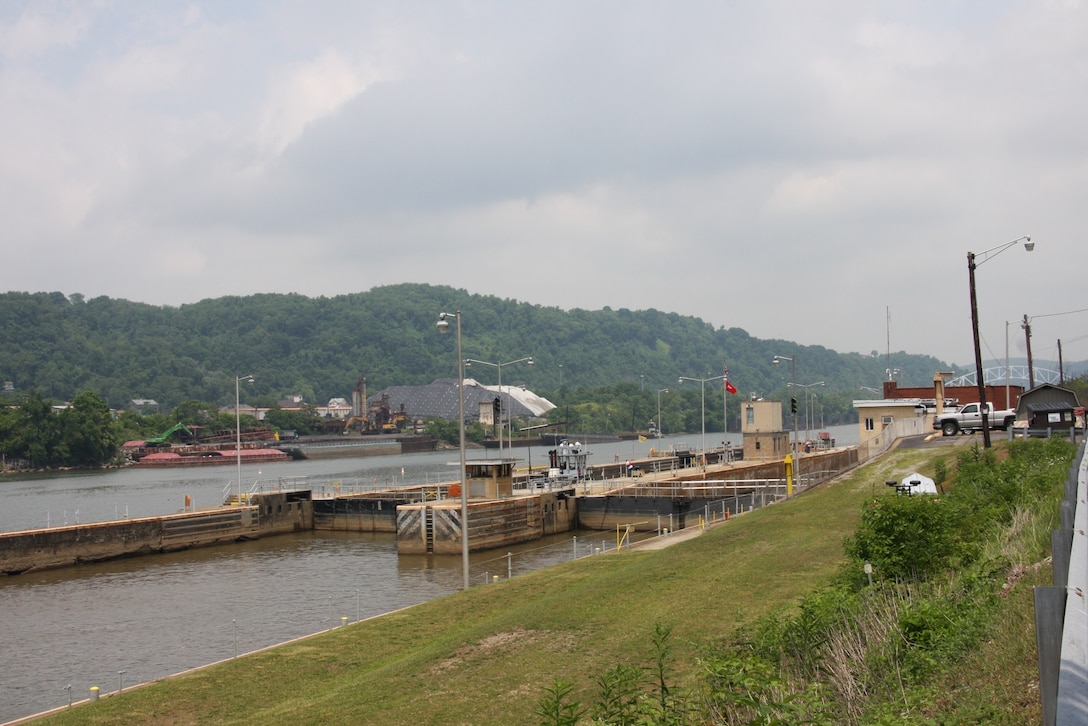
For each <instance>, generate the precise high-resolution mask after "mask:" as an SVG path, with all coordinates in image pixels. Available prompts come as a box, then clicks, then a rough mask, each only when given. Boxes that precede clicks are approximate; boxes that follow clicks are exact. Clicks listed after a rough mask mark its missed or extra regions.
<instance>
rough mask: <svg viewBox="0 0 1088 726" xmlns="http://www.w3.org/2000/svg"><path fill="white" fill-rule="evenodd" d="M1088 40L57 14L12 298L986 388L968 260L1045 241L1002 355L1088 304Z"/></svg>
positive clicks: (277, 12)
mask: <svg viewBox="0 0 1088 726" xmlns="http://www.w3.org/2000/svg"><path fill="white" fill-rule="evenodd" d="M1086 31H1088V9H1086V8H1084V7H1082V6H1081V5H1080V4H1077V3H1057V2H1053V3H1042V4H1040V3H1029V2H1015V1H1014V2H1006V3H999V4H994V3H981V2H968V3H957V4H953V5H946V6H939V7H938V6H914V5H911V6H903V5H901V4H890V3H876V4H870V3H866V4H859V3H856V2H851V1H849V0H843V1H842V2H831V3H821V4H820V5H819V6H818V7H817V6H811V7H810V6H808V5H805V4H797V3H786V2H768V3H758V4H741V5H737V4H726V3H711V2H692V3H683V4H680V5H677V6H670V7H668V8H666V7H664V6H660V5H658V4H655V3H643V2H624V3H619V2H604V3H592V4H586V3H574V2H558V3H550V4H547V5H540V6H532V5H521V4H509V3H498V2H484V3H469V2H463V3H461V2H453V3H446V2H442V3H424V4H416V5H411V6H404V5H402V4H396V3H384V2H371V3H347V2H340V1H338V0H319V1H318V2H314V3H294V2H288V3H281V4H278V5H267V4H265V3H256V2H239V3H230V4H211V5H198V4H196V3H190V2H165V3H155V4H152V5H148V4H146V3H137V2H135V1H134V0H115V1H113V2H108V3H107V2H102V3H80V4H75V5H58V4H55V3H52V2H44V1H43V2H34V1H33V0H31V1H29V2H26V3H23V4H21V5H20V6H19V7H18V8H14V9H13V8H10V7H8V8H5V9H0V105H2V107H3V108H5V110H6V113H5V114H4V115H3V116H2V117H0V215H2V216H3V218H4V220H5V231H6V234H7V238H6V240H5V254H6V262H7V264H5V265H3V266H2V268H0V269H2V271H0V286H2V287H3V288H5V289H13V290H18V289H31V290H37V289H48V290H54V289H59V290H62V291H65V292H83V293H85V294H87V295H99V294H105V295H110V296H114V297H126V298H129V299H134V300H140V301H144V302H151V303H165V304H180V303H184V302H188V301H192V300H197V299H202V298H206V297H215V296H219V295H226V294H245V293H250V292H261V291H275V292H290V291H294V292H300V293H303V294H309V295H329V294H338V293H344V292H351V291H357V290H360V289H366V288H369V287H372V286H375V285H381V284H387V283H389V282H399V281H421V282H431V283H435V284H451V285H454V286H457V287H464V288H466V289H469V290H470V291H472V292H478V293H481V294H494V295H500V296H503V297H513V298H516V299H521V300H525V301H527V302H534V303H540V304H549V305H559V306H561V307H582V308H598V307H603V306H606V305H607V306H609V307H612V308H621V307H627V308H632V309H639V308H647V307H655V308H658V309H661V310H666V311H669V312H679V313H682V314H690V315H696V316H699V317H701V318H703V319H704V320H707V321H708V322H711V323H712V324H715V325H725V326H731V327H732V326H736V327H742V328H745V329H747V330H749V332H751V333H752V334H753V335H756V336H758V337H764V338H786V339H794V340H798V341H800V342H803V343H806V344H820V345H825V346H827V347H831V348H835V349H838V350H844V351H849V350H857V351H861V352H868V351H870V350H872V349H878V350H881V352H883V349H884V347H885V346H886V345H890V346H891V348H892V349H893V350H900V349H903V350H908V351H910V352H916V353H930V354H933V355H936V356H937V357H940V358H944V359H946V360H948V361H951V362H959V363H963V362H965V361H968V360H969V359H970V355H971V352H970V351H971V347H970V330H969V327H968V324H967V303H966V299H967V291H966V289H965V288H966V280H965V277H966V274H965V270H964V269H963V268H964V267H965V255H966V252H967V250H968V249H974V250H980V249H985V248H987V247H991V246H993V245H996V244H999V243H1001V242H1002V241H1005V240H1008V239H1013V238H1015V237H1017V236H1019V235H1021V234H1025V233H1027V234H1032V235H1033V237H1035V238H1036V239H1037V240H1038V241H1039V246H1038V247H1037V249H1036V253H1033V256H1032V258H1031V259H1028V258H1021V259H1011V258H1003V259H1002V260H1001V261H1000V262H994V263H991V264H987V266H986V268H985V269H984V271H983V272H984V275H981V276H980V280H979V296H980V304H981V305H982V320H983V325H984V328H985V329H984V331H983V334H984V336H985V337H986V338H987V339H989V340H991V341H992V340H996V339H998V338H1001V337H1003V335H1004V330H1003V328H1004V326H1003V325H1002V321H1005V320H1012V319H1016V318H1019V317H1020V316H1022V315H1023V314H1024V313H1025V312H1028V313H1029V314H1030V313H1032V312H1033V311H1032V310H1028V311H1024V310H1023V309H1022V308H1024V307H1026V306H1029V303H1032V302H1034V301H1038V302H1037V303H1035V304H1040V305H1041V304H1043V303H1044V302H1045V303H1046V307H1047V308H1048V310H1055V309H1057V310H1061V309H1075V308H1076V307H1077V305H1078V303H1077V302H1076V300H1077V298H1076V292H1075V291H1076V289H1077V288H1078V281H1077V280H1076V278H1075V272H1074V270H1075V267H1074V266H1071V265H1069V264H1064V263H1065V262H1067V261H1069V260H1073V259H1077V255H1078V253H1079V245H1078V242H1079V236H1080V234H1082V233H1081V227H1082V224H1081V220H1082V217H1083V213H1082V212H1081V207H1082V206H1083V201H1082V199H1081V197H1082V196H1083V195H1082V194H1080V193H1079V191H1080V190H1081V189H1083V188H1085V182H1086V178H1085V177H1086V175H1088V163H1086V159H1088V155H1086V151H1088V150H1086V148H1085V145H1086V142H1085V138H1084V134H1083V131H1082V129H1083V128H1084V126H1085V125H1086V121H1088V119H1086V118H1085V116H1086V108H1085V106H1086V104H1088V100H1086V99H1085V97H1084V94H1083V88H1084V83H1085V79H1086V76H1088V41H1086V40H1085V38H1088V32H1086ZM439 260H440V261H441V263H440V264H439V263H436V261H439ZM285 261H289V262H285ZM240 270H244V274H240ZM889 310H891V315H890V318H891V320H892V321H893V323H892V324H891V325H889V323H888V318H889V315H888V311H889ZM1061 320H1062V319H1061V318H1058V319H1055V320H1054V324H1055V325H1058V324H1060V322H1061ZM889 337H890V338H891V340H890V343H889V342H888V338H889ZM1069 337H1075V336H1069ZM998 347H999V348H1001V349H1002V350H1003V348H1004V345H1003V340H1001V344H1000V345H999V346H998ZM1071 355H1074V356H1077V355H1078V354H1077V352H1076V351H1075V349H1074V351H1072V352H1071ZM1079 357H1088V350H1086V351H1084V352H1083V353H1081V354H1079Z"/></svg>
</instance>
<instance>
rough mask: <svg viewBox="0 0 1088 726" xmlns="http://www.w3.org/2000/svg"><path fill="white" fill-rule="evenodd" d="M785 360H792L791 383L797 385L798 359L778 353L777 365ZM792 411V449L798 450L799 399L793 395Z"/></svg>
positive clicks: (775, 361)
mask: <svg viewBox="0 0 1088 726" xmlns="http://www.w3.org/2000/svg"><path fill="white" fill-rule="evenodd" d="M784 360H788V361H789V362H790V367H791V368H792V369H793V371H792V373H791V374H790V384H791V385H793V386H796V385H797V361H795V360H794V359H793V358H792V357H790V356H788V355H776V356H775V357H774V364H775V365H776V366H777V365H778V364H779V363H780V362H782V361H784ZM790 413H792V414H793V444H792V446H791V451H794V452H796V451H797V399H796V398H793V397H791V398H790Z"/></svg>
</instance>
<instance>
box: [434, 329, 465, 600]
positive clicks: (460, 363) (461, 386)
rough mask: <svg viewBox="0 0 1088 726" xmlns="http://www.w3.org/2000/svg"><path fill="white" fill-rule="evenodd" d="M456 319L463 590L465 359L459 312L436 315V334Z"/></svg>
mask: <svg viewBox="0 0 1088 726" xmlns="http://www.w3.org/2000/svg"><path fill="white" fill-rule="evenodd" d="M446 318H457V428H458V430H459V432H460V435H461V445H460V447H459V449H460V452H461V570H462V575H463V577H464V584H463V589H465V590H467V589H468V588H469V578H468V481H466V479H467V478H468V477H467V476H466V474H465V359H464V358H462V357H461V311H460V310H458V311H457V312H455V313H439V314H438V323H437V327H438V332H439V333H447V332H449V329H450V322H449V321H448V320H446Z"/></svg>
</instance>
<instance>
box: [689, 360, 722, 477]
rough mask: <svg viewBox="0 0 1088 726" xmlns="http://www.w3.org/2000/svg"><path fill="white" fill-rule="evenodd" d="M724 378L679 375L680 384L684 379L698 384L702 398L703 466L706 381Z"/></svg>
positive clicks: (704, 462)
mask: <svg viewBox="0 0 1088 726" xmlns="http://www.w3.org/2000/svg"><path fill="white" fill-rule="evenodd" d="M723 378H725V376H724V375H720V376H714V377H712V378H689V377H688V376H680V385H683V384H684V381H693V382H695V383H698V384H699V396H700V397H701V400H702V419H703V445H702V446H703V449H702V451H703V468H704V469H705V468H706V383H707V381H720V380H722V379H723Z"/></svg>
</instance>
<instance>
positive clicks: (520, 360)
mask: <svg viewBox="0 0 1088 726" xmlns="http://www.w3.org/2000/svg"><path fill="white" fill-rule="evenodd" d="M473 363H479V364H480V365H485V366H491V367H492V368H498V369H499V459H500V460H501V459H502V429H503V422H502V367H503V366H512V365H514V364H515V363H528V364H529V365H530V366H532V365H534V363H533V357H532V356H528V357H526V358H518V359H517V360H511V361H507V362H505V363H491V362H488V361H486V360H476V359H475V358H465V367H466V368H471V367H472V364H473Z"/></svg>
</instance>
